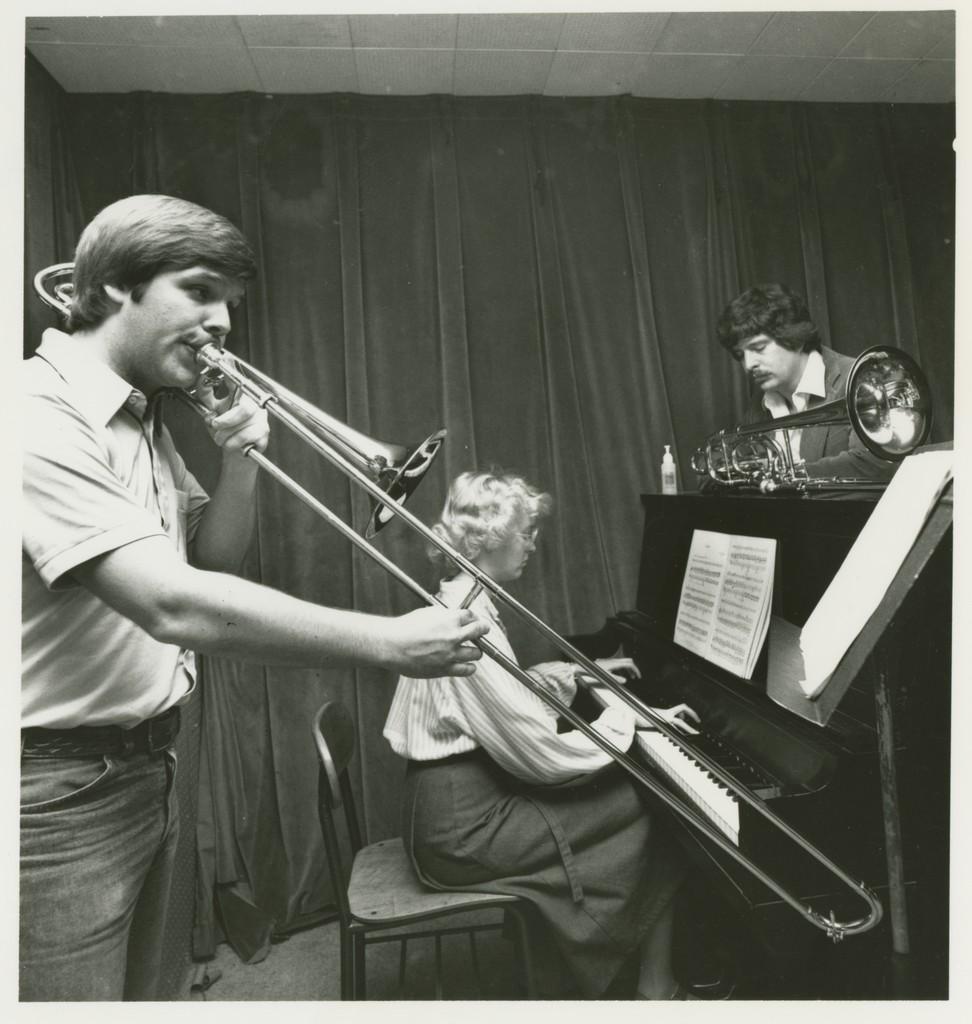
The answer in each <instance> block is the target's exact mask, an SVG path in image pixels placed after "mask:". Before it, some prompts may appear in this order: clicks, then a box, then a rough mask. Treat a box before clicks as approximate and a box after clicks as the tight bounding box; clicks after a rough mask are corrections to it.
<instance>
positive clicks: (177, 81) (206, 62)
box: [30, 43, 261, 93]
mask: <svg viewBox="0 0 972 1024" xmlns="http://www.w3.org/2000/svg"><path fill="white" fill-rule="evenodd" d="M30 51H31V53H33V54H34V56H35V57H37V59H38V60H39V61H40V62H41V64H43V65H44V67H46V68H47V70H48V71H50V73H51V74H52V75H53V76H54V77H55V78H56V79H57V81H58V82H60V83H61V85H62V86H63V87H64V88H65V89H66V90H67V91H68V92H140V91H147V92H172V93H187V92H198V93H222V92H259V91H261V87H260V82H259V80H258V78H257V75H256V72H255V71H254V69H253V65H252V63H251V62H250V57H249V54H247V52H246V51H245V50H243V49H240V50H231V49H227V48H223V47H220V48H216V49H213V48H212V47H211V46H209V45H208V44H207V45H206V46H205V47H190V46H181V47H160V46H91V45H85V44H74V43H54V44H53V45H44V44H40V45H38V44H32V45H31V46H30Z"/></svg>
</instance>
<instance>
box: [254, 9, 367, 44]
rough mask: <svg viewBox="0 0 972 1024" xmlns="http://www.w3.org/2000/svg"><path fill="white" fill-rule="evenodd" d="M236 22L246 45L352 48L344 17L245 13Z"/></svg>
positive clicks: (343, 15)
mask: <svg viewBox="0 0 972 1024" xmlns="http://www.w3.org/2000/svg"><path fill="white" fill-rule="evenodd" d="M236 20H237V22H238V23H239V26H240V31H241V32H242V34H243V38H244V39H245V40H246V44H247V46H333V47H345V48H348V49H350V47H351V26H350V25H349V24H348V17H347V15H346V14H330V15H328V14H298V15H289V14H288V15H284V16H279V17H278V16H274V15H270V16H268V15H260V14H248V15H241V16H239V17H237V19H236Z"/></svg>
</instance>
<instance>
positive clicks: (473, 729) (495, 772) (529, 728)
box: [384, 473, 698, 999]
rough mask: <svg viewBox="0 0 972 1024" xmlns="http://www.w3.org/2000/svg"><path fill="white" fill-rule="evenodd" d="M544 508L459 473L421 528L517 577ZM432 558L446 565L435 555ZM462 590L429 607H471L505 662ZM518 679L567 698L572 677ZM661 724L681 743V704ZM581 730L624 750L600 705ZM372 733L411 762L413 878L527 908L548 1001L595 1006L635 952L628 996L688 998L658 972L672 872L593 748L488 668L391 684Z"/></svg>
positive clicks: (638, 804) (562, 668) (676, 875)
mask: <svg viewBox="0 0 972 1024" xmlns="http://www.w3.org/2000/svg"><path fill="white" fill-rule="evenodd" d="M550 508H551V499H550V497H549V495H546V494H541V493H539V492H538V491H537V490H536V489H534V488H533V487H531V486H530V485H529V484H527V483H526V481H524V480H523V479H522V478H520V477H517V476H511V475H496V474H492V473H464V474H462V475H461V476H459V477H458V478H457V479H456V480H455V482H454V483H453V485H452V487H451V489H450V491H449V495H448V498H447V500H446V503H445V506H444V508H443V511H442V514H441V517H440V519H439V521H438V522H437V523H436V524H435V526H434V527H433V529H434V530H435V531H436V532H437V533H438V535H439V536H440V537H442V538H443V539H444V540H446V541H447V542H448V543H450V544H451V545H452V546H453V547H454V548H456V549H458V550H459V551H460V552H461V553H462V554H464V555H465V556H466V557H467V558H468V559H469V560H470V561H471V562H473V563H474V564H475V565H476V566H477V568H479V569H481V570H482V571H483V572H485V573H488V574H489V575H490V576H491V577H492V578H493V579H494V580H496V582H498V583H500V584H506V583H509V582H511V581H513V580H516V579H517V578H518V577H519V576H520V575H521V573H522V572H523V569H524V566H525V565H526V563H527V560H528V559H529V556H530V553H531V552H532V551H533V550H534V547H535V543H536V538H537V530H538V524H539V520H540V519H541V517H543V516H545V515H547V514H548V513H549V511H550ZM430 556H431V557H433V559H442V558H443V556H442V555H441V553H440V552H439V551H438V549H435V548H432V550H431V551H430ZM451 564H452V563H451V562H450V563H449V565H450V566H451ZM475 587H476V585H475V582H474V580H473V579H472V578H471V577H470V576H468V575H467V574H466V573H463V572H459V573H458V575H453V576H452V577H451V578H446V579H444V580H443V581H442V583H441V584H440V589H439V597H440V599H441V600H443V601H444V602H445V603H446V604H447V605H449V606H451V607H458V606H459V605H461V604H463V603H464V602H465V601H467V600H468V598H469V596H470V595H471V594H473V593H475V596H474V597H473V599H472V603H471V604H470V605H469V606H470V607H471V608H472V609H473V610H474V611H475V612H476V614H477V615H478V616H479V617H480V618H482V619H483V620H484V621H487V622H489V623H490V624H491V628H490V631H489V633H488V634H487V639H488V640H489V641H490V642H491V643H492V644H493V645H494V646H495V647H496V648H498V649H499V650H501V651H502V652H503V653H504V654H506V655H507V656H508V657H509V658H510V659H511V660H515V656H514V654H513V651H512V648H511V647H510V643H509V640H508V639H507V637H506V633H505V630H504V627H503V623H502V622H501V621H500V618H499V615H498V613H497V610H496V607H495V605H494V603H493V601H492V600H491V598H490V596H489V595H488V593H487V592H486V591H476V590H475V589H474V588H475ZM598 664H599V665H601V666H602V667H604V668H605V669H607V671H609V672H611V673H612V674H614V675H615V676H616V677H619V678H623V676H624V675H631V676H637V675H638V670H637V669H636V667H635V665H634V663H633V662H632V661H631V660H630V659H627V658H609V659H603V660H601V661H599V662H598ZM528 671H529V673H530V675H531V676H532V677H533V678H534V679H535V680H536V681H537V682H538V683H540V684H541V685H542V686H544V687H545V688H546V689H548V690H549V691H550V692H551V693H553V694H554V695H555V696H556V697H558V698H559V699H560V700H561V702H562V703H564V704H569V703H570V702H571V700H572V699H573V697H574V695H575V693H576V689H577V681H576V679H575V675H576V674H577V673H578V667H577V666H576V665H574V664H571V663H567V662H550V663H545V664H542V665H536V666H534V667H533V668H531V669H529V670H528ZM662 714H663V715H664V717H665V719H666V720H667V721H668V722H670V723H671V724H673V725H675V726H676V727H678V728H681V729H683V730H684V731H686V732H692V731H694V730H693V729H692V727H691V725H690V723H689V721H688V720H687V719H688V718H696V719H697V717H698V716H696V715H695V713H694V712H693V711H692V710H691V709H690V708H688V707H686V706H685V705H679V706H678V707H676V708H672V709H668V710H667V711H664V712H662ZM593 726H594V728H595V729H596V730H597V731H598V732H599V733H600V734H601V735H603V736H604V737H605V738H607V739H608V740H610V741H611V743H613V745H614V746H616V747H618V748H620V749H622V750H626V749H627V748H628V747H629V746H630V745H631V743H632V740H633V736H634V727H635V722H634V716H633V714H632V713H631V711H630V710H629V709H628V708H627V707H626V706H625V707H609V708H607V709H606V710H605V711H604V712H603V713H602V714H601V715H600V717H599V718H598V719H597V720H596V721H595V722H594V723H593ZM384 735H385V737H386V738H387V739H388V741H389V742H390V744H391V746H392V748H393V749H394V750H395V751H396V753H398V754H400V755H401V756H402V757H405V758H407V759H408V767H407V771H406V782H405V797H404V804H403V828H402V834H403V836H404V837H405V842H406V846H407V847H408V848H409V853H410V856H411V857H412V860H413V863H414V864H415V867H416V870H417V872H418V874H419V876H420V877H421V878H423V879H424V880H425V881H426V882H427V883H428V884H429V885H431V886H433V887H435V888H443V889H450V888H452V889H462V890H473V891H483V892H497V893H507V894H511V895H515V896H519V897H521V898H522V899H524V900H527V901H529V902H530V903H531V904H532V905H533V907H534V908H535V909H536V912H537V915H536V916H537V918H538V920H539V921H540V922H542V924H541V925H540V927H541V928H542V929H543V930H544V932H545V934H544V940H545V941H541V942H535V943H533V944H532V946H533V948H532V953H533V956H534V960H535V962H537V963H538V962H539V961H540V960H541V958H542V956H543V955H544V954H551V956H552V959H550V960H549V961H548V962H547V963H546V964H544V965H543V970H542V971H541V970H538V971H537V972H536V974H537V978H536V980H537V983H538V987H541V988H542V987H544V986H545V987H546V988H547V991H545V992H543V994H544V995H545V996H546V997H547V998H550V997H555V996H556V995H564V994H570V995H576V994H577V993H564V992H563V990H562V989H560V990H558V991H553V990H551V986H552V985H554V984H555V981H554V979H557V981H562V980H563V979H565V978H570V979H572V980H573V984H574V985H575V986H576V988H577V989H578V990H579V994H580V995H582V996H584V997H588V998H598V997H600V996H602V995H604V994H605V992H606V990H607V989H608V988H609V986H610V985H611V983H612V981H614V979H615V977H616V976H617V975H618V973H619V971H620V969H621V967H622V965H624V964H626V962H627V961H628V960H629V959H632V958H633V957H635V956H637V957H638V979H637V995H638V997H640V998H646V999H682V998H687V996H686V990H685V989H684V988H683V987H682V986H680V985H679V984H678V983H677V982H676V980H675V978H674V976H673V974H672V961H671V934H672V919H673V897H674V895H675V892H676V890H677V888H678V886H679V883H680V882H681V879H682V867H681V863H680V860H679V858H678V856H677V855H676V853H675V851H674V848H673V846H672V845H671V840H669V838H668V837H667V836H666V835H665V834H664V832H663V830H662V827H661V825H660V823H659V822H658V821H657V820H655V819H653V818H652V816H651V814H650V812H649V811H648V809H647V807H646V805H645V803H644V802H643V801H642V800H641V799H640V797H639V794H638V792H637V791H636V787H635V784H634V783H633V782H632V781H631V779H630V777H629V776H628V774H627V773H626V772H625V771H624V770H623V769H621V768H620V767H619V766H618V765H616V764H615V763H614V762H613V761H612V759H611V757H610V756H609V755H608V754H606V753H605V752H604V751H603V750H601V748H600V747H598V746H597V745H596V744H595V743H594V742H593V741H592V740H591V739H589V738H588V737H587V736H585V735H584V734H583V733H582V732H580V731H579V730H573V731H568V732H558V731H557V713H556V711H555V710H554V709H552V708H550V707H549V706H548V705H547V704H546V703H545V702H544V701H542V700H541V699H540V698H539V697H538V696H536V694H534V693H532V692H531V691H530V690H529V689H528V688H527V687H526V686H525V685H524V684H522V683H521V682H520V681H519V680H517V679H516V678H515V677H514V676H513V675H511V674H510V673H509V672H507V671H506V670H505V669H504V668H502V667H501V666H500V665H499V664H498V663H497V662H495V661H493V660H492V659H491V658H489V657H484V658H483V659H481V660H480V661H479V662H477V667H476V672H475V674H474V675H472V676H465V677H462V678H458V677H457V678H450V677H446V678H437V679H407V678H404V677H403V678H401V679H400V680H399V683H398V688H397V689H396V691H395V696H394V699H393V702H392V705H391V709H390V711H389V714H388V719H387V721H386V723H385V729H384ZM551 939H552V940H553V941H552V942H551V941H550V940H551Z"/></svg>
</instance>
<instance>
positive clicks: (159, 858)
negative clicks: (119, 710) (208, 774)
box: [20, 751, 178, 1001]
mask: <svg viewBox="0 0 972 1024" xmlns="http://www.w3.org/2000/svg"><path fill="white" fill-rule="evenodd" d="M20 764H21V780H20V999H21V1000H22V1001H33V1000H72V1001H75V1000H119V999H154V998H156V986H157V984H158V977H159V966H160V963H161V954H162V936H163V932H164V924H165V910H166V905H167V902H168V895H169V888H170V884H171V879H172V866H173V861H174V858H175V848H176V840H177V837H178V811H177V807H176V798H175V787H174V785H173V783H174V778H175V754H174V753H173V752H172V751H165V752H163V753H158V754H135V755H133V756H131V757H127V758H123V757H116V756H104V757H101V756H94V757H78V758H74V757H31V756H29V755H24V756H22V757H21V762H20Z"/></svg>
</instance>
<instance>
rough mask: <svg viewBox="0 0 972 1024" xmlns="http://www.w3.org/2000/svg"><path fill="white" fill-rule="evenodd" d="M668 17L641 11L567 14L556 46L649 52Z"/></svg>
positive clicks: (561, 47) (568, 48) (620, 51)
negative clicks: (638, 12)
mask: <svg viewBox="0 0 972 1024" xmlns="http://www.w3.org/2000/svg"><path fill="white" fill-rule="evenodd" d="M668 18H669V15H668V14H645V13H640V14H578V13H572V14H568V15H567V19H566V21H565V22H564V29H563V31H562V32H561V33H560V42H559V44H558V47H557V48H558V49H560V50H614V51H616V52H618V53H631V52H633V53H650V52H651V50H652V48H653V47H654V45H655V42H656V40H657V39H658V37H659V35H661V32H662V29H664V27H665V22H667V21H668Z"/></svg>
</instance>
